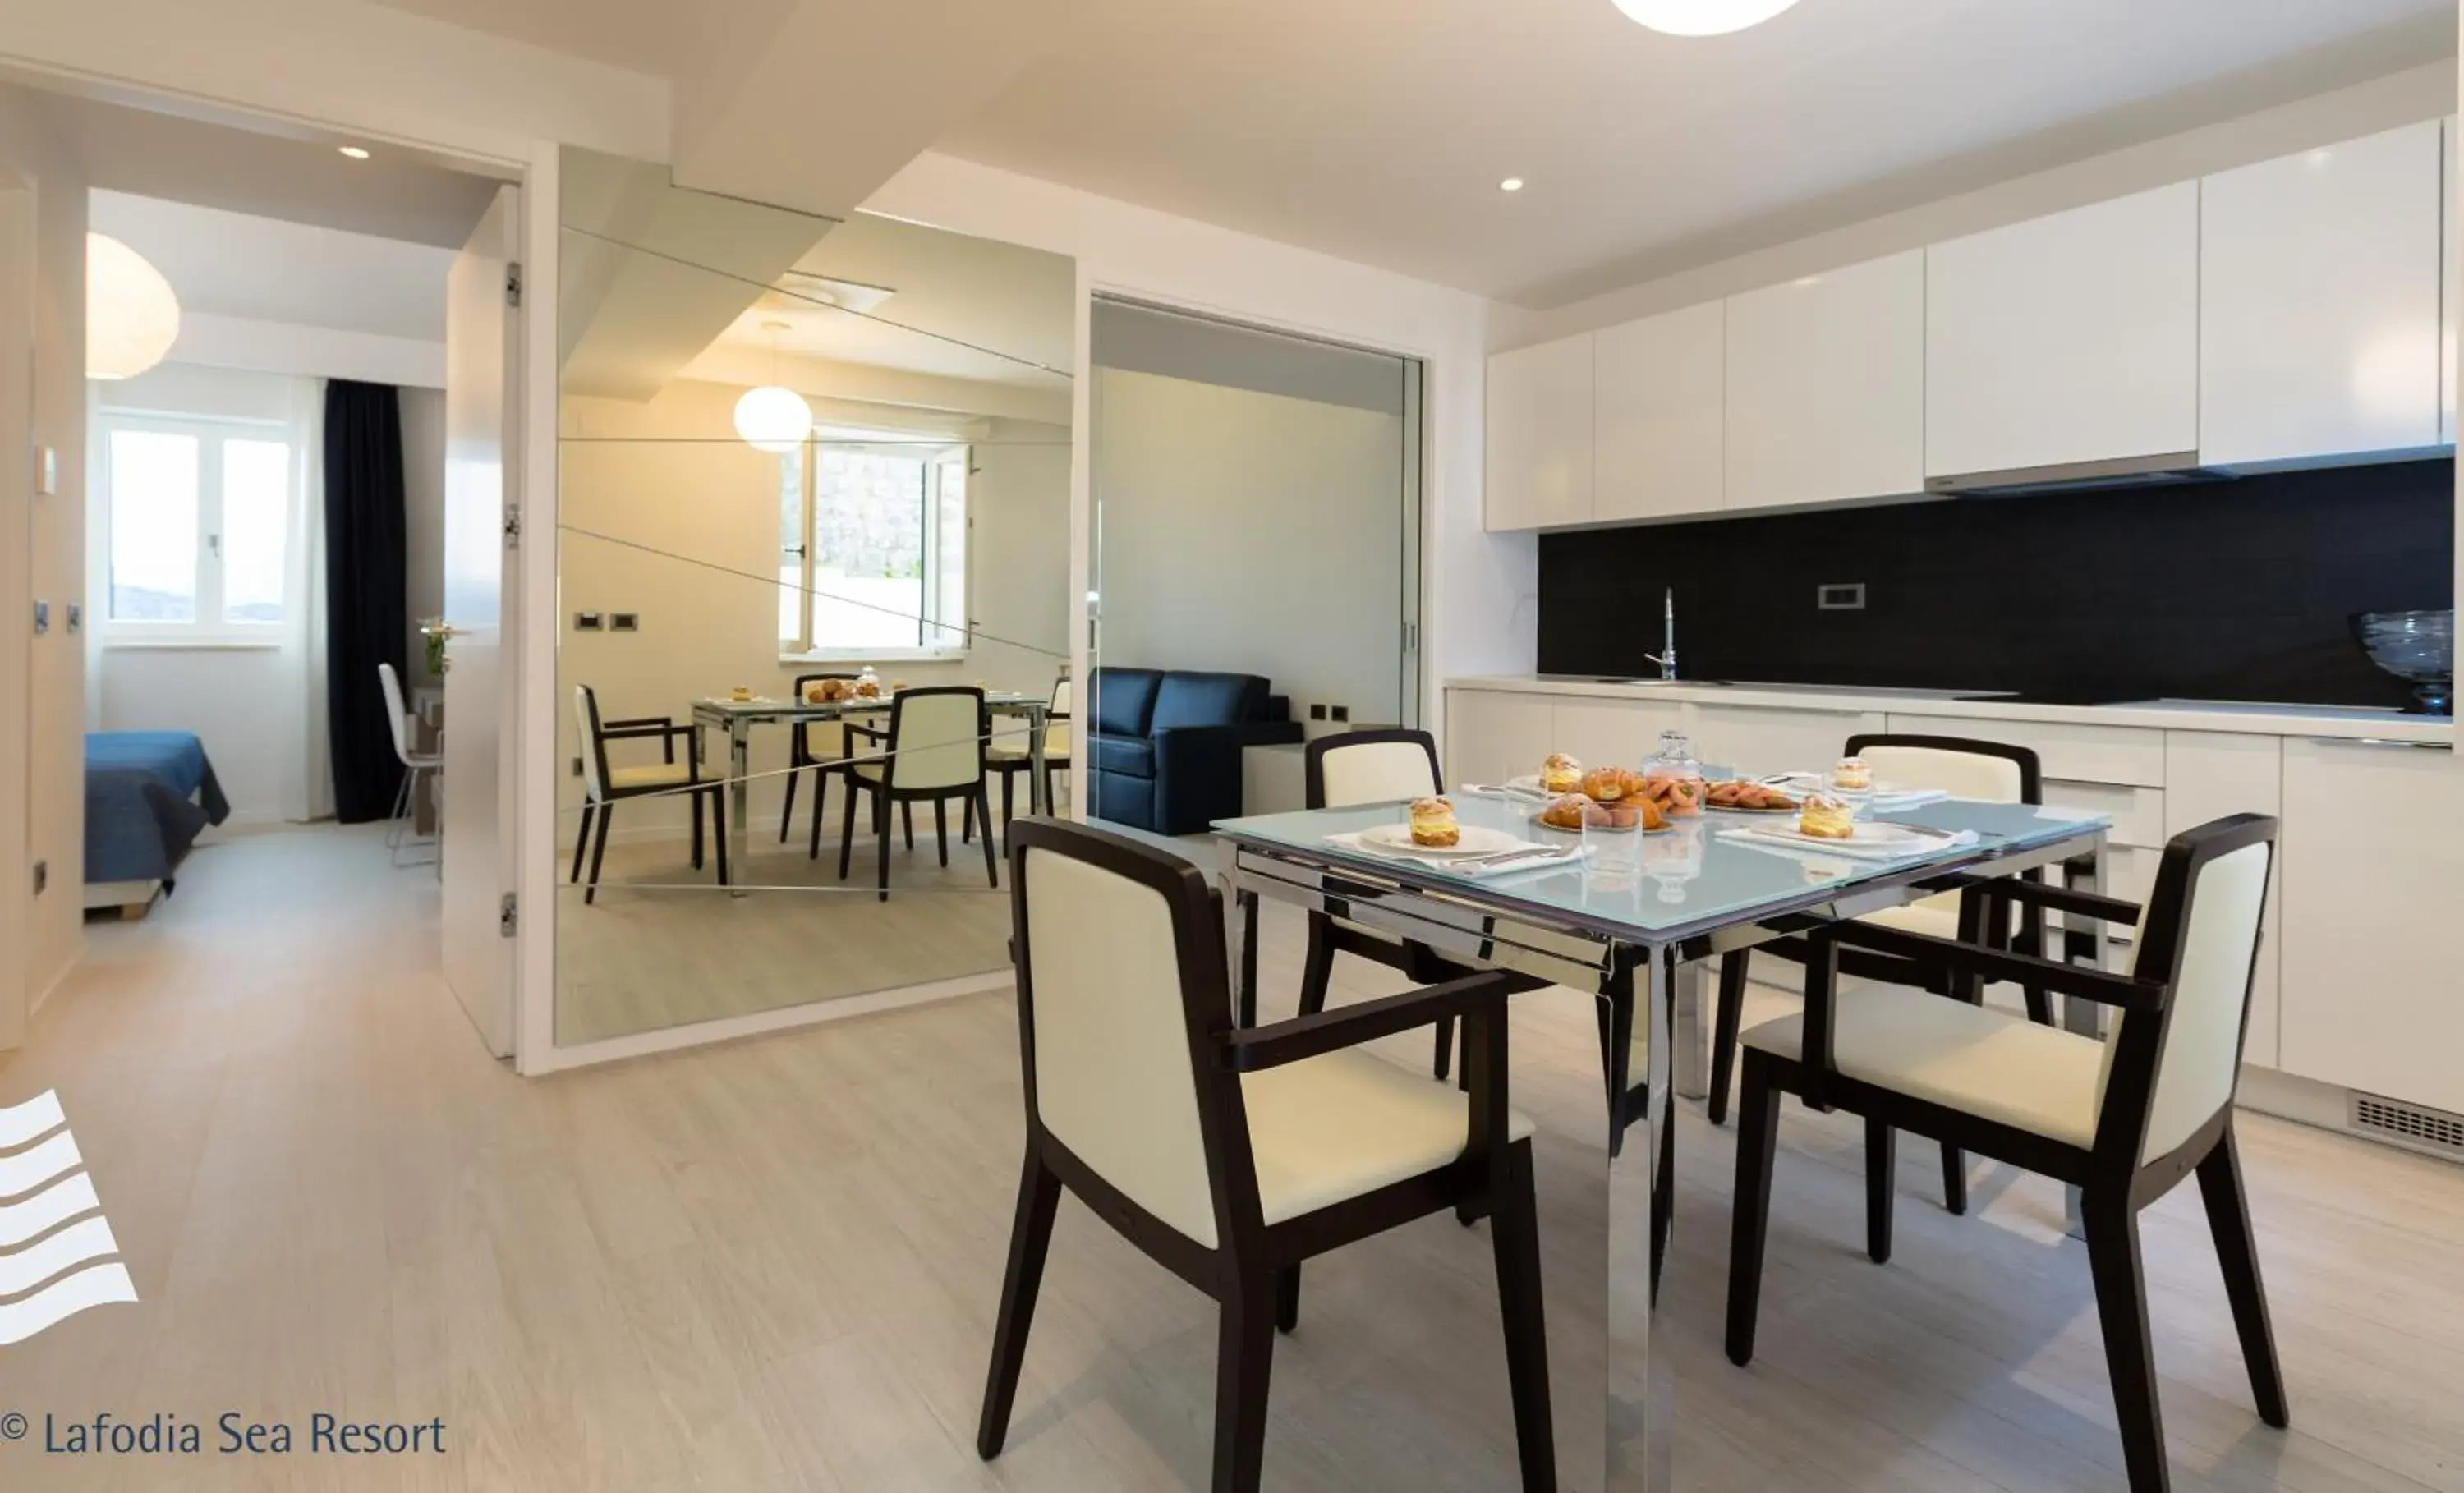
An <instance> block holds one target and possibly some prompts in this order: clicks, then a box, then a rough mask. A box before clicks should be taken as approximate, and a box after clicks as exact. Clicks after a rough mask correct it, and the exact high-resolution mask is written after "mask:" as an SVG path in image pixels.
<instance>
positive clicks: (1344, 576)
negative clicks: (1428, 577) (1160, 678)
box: [1094, 368, 1403, 725]
mask: <svg viewBox="0 0 2464 1493" xmlns="http://www.w3.org/2000/svg"><path fill="white" fill-rule="evenodd" d="M1095 378H1096V380H1097V387H1096V390H1095V400H1096V407H1097V413H1096V417H1095V418H1096V444H1095V449H1094V462H1095V470H1094V478H1095V491H1096V493H1097V494H1099V495H1100V496H1101V498H1102V500H1103V527H1104V545H1103V572H1102V574H1101V576H1100V577H1099V578H1098V580H1099V589H1100V590H1101V591H1102V593H1103V599H1104V600H1103V656H1102V660H1101V661H1102V662H1103V663H1106V664H1126V665H1132V666H1136V667H1143V668H1150V669H1216V670H1228V671H1231V672H1236V673H1253V674H1264V675H1265V676H1266V677H1267V678H1269V679H1271V680H1273V681H1274V686H1275V692H1277V693H1279V694H1285V695H1288V696H1290V697H1291V700H1292V708H1293V712H1294V714H1299V715H1303V716H1306V714H1307V709H1306V707H1307V706H1308V705H1309V703H1310V702H1313V701H1314V702H1321V703H1325V704H1329V705H1335V704H1341V705H1346V706H1349V707H1350V708H1351V714H1352V719H1353V721H1354V722H1357V723H1359V724H1363V725H1369V724H1393V723H1394V722H1395V721H1396V720H1397V712H1398V709H1399V698H1398V696H1399V686H1398V680H1397V660H1398V659H1400V658H1401V656H1402V560H1403V553H1402V535H1401V532H1400V527H1399V516H1400V511H1401V506H1402V495H1401V488H1402V480H1403V460H1402V429H1403V422H1402V419H1401V417H1400V416H1398V415H1393V414H1387V413H1383V412H1380V411H1377V410H1372V409H1361V408H1357V407H1353V406H1348V405H1336V404H1325V403H1320V402H1318V401H1316V400H1308V399H1294V398H1289V397H1287V396H1285V395H1280V394H1265V393H1257V392H1253V391H1251V390H1248V389H1241V388H1226V387H1223V386H1221V385H1220V384H1201V383H1195V382H1192V381H1190V380H1186V379H1175V378H1165V377H1162V376H1160V375H1156V374H1151V373H1138V372H1133V371H1130V370H1127V369H1123V368H1098V369H1097V370H1096V372H1095Z"/></svg>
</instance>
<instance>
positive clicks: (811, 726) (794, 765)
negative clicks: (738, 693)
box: [779, 674, 856, 860]
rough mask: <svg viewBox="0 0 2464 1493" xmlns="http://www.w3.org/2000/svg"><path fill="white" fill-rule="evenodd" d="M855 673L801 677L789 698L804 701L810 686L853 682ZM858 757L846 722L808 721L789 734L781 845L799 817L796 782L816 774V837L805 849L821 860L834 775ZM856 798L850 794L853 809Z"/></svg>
mask: <svg viewBox="0 0 2464 1493" xmlns="http://www.w3.org/2000/svg"><path fill="white" fill-rule="evenodd" d="M855 677H856V676H855V675H853V674H798V675H797V676H796V685H795V691H794V692H793V693H791V694H790V695H789V696H788V698H789V699H791V700H802V699H803V697H804V691H805V689H806V688H807V687H808V686H811V685H817V684H820V683H821V682H822V681H823V680H825V679H853V678H855ZM854 755H855V754H854V752H853V751H851V750H850V749H849V743H848V740H847V722H846V721H844V720H808V721H804V722H803V723H802V724H800V725H798V726H796V727H795V728H794V729H793V730H791V731H789V732H788V733H787V801H786V802H785V803H784V804H783V805H782V806H781V808H780V810H779V843H780V844H781V845H784V844H786V843H787V825H788V824H789V823H791V822H792V821H793V820H794V819H795V817H796V782H797V779H801V778H803V776H804V773H805V770H806V769H807V768H809V769H811V771H812V775H813V835H812V843H811V844H810V845H808V846H807V847H806V849H805V858H806V859H807V860H819V859H820V858H821V854H822V816H823V815H824V814H825V812H826V811H827V810H828V808H829V802H830V775H831V774H833V773H844V772H846V771H847V758H848V757H853V756H854ZM854 798H855V795H854V794H852V793H850V794H848V795H847V799H848V801H849V806H850V807H852V806H853V801H854Z"/></svg>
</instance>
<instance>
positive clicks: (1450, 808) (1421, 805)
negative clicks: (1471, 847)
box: [1412, 799, 1463, 850]
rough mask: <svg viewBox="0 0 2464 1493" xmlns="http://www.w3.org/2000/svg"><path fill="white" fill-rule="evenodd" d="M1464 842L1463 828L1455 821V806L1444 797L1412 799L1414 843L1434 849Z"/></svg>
mask: <svg viewBox="0 0 2464 1493" xmlns="http://www.w3.org/2000/svg"><path fill="white" fill-rule="evenodd" d="M1462 842H1463V829H1462V828H1461V826H1459V825H1457V824H1456V823H1455V806H1454V805H1453V804H1452V803H1449V802H1447V801H1445V800H1443V799H1415V800H1413V801H1412V843H1413V844H1414V845H1428V846H1430V847H1431V848H1433V849H1441V850H1442V849H1446V848H1448V847H1450V846H1453V845H1460V844H1461V843H1462Z"/></svg>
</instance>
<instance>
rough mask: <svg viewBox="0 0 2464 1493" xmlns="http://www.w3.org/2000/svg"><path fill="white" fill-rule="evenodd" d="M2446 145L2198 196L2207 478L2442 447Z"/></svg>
mask: <svg viewBox="0 0 2464 1493" xmlns="http://www.w3.org/2000/svg"><path fill="white" fill-rule="evenodd" d="M2442 130H2443V126H2442V125H2441V123H2440V122H2439V121H2435V120H2431V121H2423V122H2422V123H2419V124H2412V125H2407V126H2406V127H2404V128H2402V129H2396V130H2389V131H2387V132H2386V133H2385V134H2380V135H2371V136H2368V137H2366V138H2365V139H2361V140H2355V141H2348V142H2346V143H2343V144H2339V145H2329V146H2324V147H2321V148H2320V149H2317V150H2309V151H2304V152H2302V153H2300V154H2299V155H2292V156H2286V157H2283V158H2281V159H2279V160H2275V161H2266V162H2261V163H2259V164H2258V165H2248V166H2243V167H2241V168H2240V169H2238V170H2233V171H2226V172H2223V173H2221V174H2218V175H2215V176H2211V177H2209V178H2207V179H2206V181H2205V182H2204V183H2203V184H2202V186H2201V209H2200V255H2199V262H2200V323H2199V455H2200V459H2201V460H2202V461H2203V462H2205V463H2206V464H2208V465H2210V466H2218V467H2234V466H2250V465H2258V464H2264V463H2270V462H2294V461H2299V460H2304V459H2315V458H2319V457H2324V456H2335V455H2343V454H2363V453H2370V452H2379V451H2400V450H2417V449H2420V448H2424V447H2430V446H2434V445H2436V444H2437V443H2438V441H2439V438H2440V437H2439V426H2440V421H2439V405H2440V395H2441V391H2440V378H2439V339H2440V320H2441V318H2440V307H2439V301H2440V289H2441V287H2442V285H2443V284H2444V283H2445V282H2446V274H2445V272H2444V270H2443V269H2442V267H2441V264H2440V240H2441V231H2440V222H2439V219H2440V209H2439V201H2440V194H2441V182H2442V179H2443V173H2444V167H2443V164H2442V159H2441V158H2442V150H2441V147H2440V136H2441V134H2442Z"/></svg>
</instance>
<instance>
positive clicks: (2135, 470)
mask: <svg viewBox="0 0 2464 1493" xmlns="http://www.w3.org/2000/svg"><path fill="white" fill-rule="evenodd" d="M2231 475H2232V474H2231V473H2229V472H2218V471H2215V470H2213V469H2212V468H2208V467H2202V466H2200V465H2199V453H2198V452H2197V451H2162V452H2158V453H2156V454H2154V455H2148V456H2117V457H2113V458H2111V459H2109V460H2105V461H2076V462H2065V463H2062V464H2060V465H2057V466H2050V467H2013V468H2011V469H2010V470H2008V471H2004V472H1958V473H1955V474H1952V475H1949V476H1941V477H1927V478H1925V491H1926V492H1928V493H1939V494H1949V495H1952V496H1958V497H2026V496H2029V495H2031V494H2036V493H2090V492H2094V491H2096V490H2097V489H2099V488H2112V487H2157V486H2185V485H2188V484H2189V483H2193V482H2224V481H2228V480H2230V479H2231Z"/></svg>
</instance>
